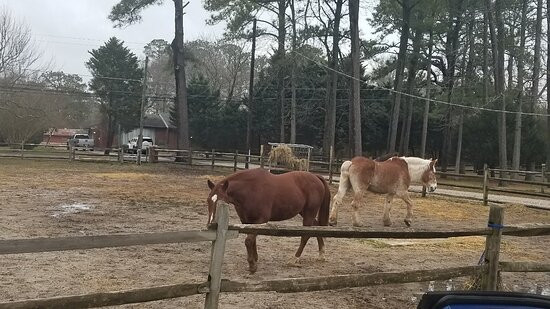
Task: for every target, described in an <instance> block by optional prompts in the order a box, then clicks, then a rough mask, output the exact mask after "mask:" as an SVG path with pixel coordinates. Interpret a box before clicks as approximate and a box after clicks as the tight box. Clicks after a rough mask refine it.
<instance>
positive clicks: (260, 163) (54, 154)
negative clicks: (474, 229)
mask: <svg viewBox="0 0 550 309" xmlns="http://www.w3.org/2000/svg"><path fill="white" fill-rule="evenodd" d="M2 146H3V145H0V157H20V158H22V159H23V158H32V159H66V160H69V161H94V162H121V163H123V162H137V161H138V158H137V156H135V155H129V154H128V155H126V154H124V152H123V149H120V148H113V149H109V154H105V153H104V152H97V151H96V152H90V151H78V150H76V149H70V150H66V146H47V145H38V144H26V145H17V146H18V147H17V148H13V146H15V145H9V146H12V148H9V147H8V148H6V147H3V148H2ZM4 146H6V144H4ZM31 147H43V148H45V149H42V150H41V151H33V150H31V149H27V148H31ZM48 150H53V151H48ZM145 162H150V163H159V162H160V163H176V164H187V165H194V166H203V167H207V166H210V168H211V169H212V170H213V169H214V168H217V167H222V168H227V169H232V170H233V171H237V170H242V169H248V168H255V167H265V166H266V165H268V163H267V162H268V156H267V154H266V153H264V148H263V147H261V149H260V153H259V154H257V155H254V154H251V153H250V151H248V152H246V153H242V152H239V151H238V150H236V151H234V152H223V151H215V150H214V149H212V150H211V151H206V150H175V149H164V148H156V147H155V148H148V149H147V153H146V155H145ZM342 162H343V159H336V158H335V157H334V152H333V151H332V149H331V151H330V156H329V161H323V158H319V157H317V158H315V157H313V158H308V159H307V164H306V165H307V170H309V171H310V172H313V173H317V174H322V175H324V176H326V177H328V178H327V179H328V181H329V183H333V182H337V180H336V179H335V174H336V175H337V174H338V173H339V169H340V165H341V163H342ZM270 169H271V170H272V171H274V172H284V171H287V169H285V168H281V167H270ZM496 173H502V174H509V175H519V174H523V175H527V174H529V175H534V176H540V179H541V180H540V181H532V180H519V179H512V178H510V179H509V178H502V177H496V176H495V175H496ZM548 174H549V172H548V171H546V166H545V164H542V166H541V171H540V172H538V171H537V172H535V171H514V170H501V169H490V168H488V167H487V165H485V166H484V170H483V175H477V174H473V173H468V174H462V173H451V172H438V175H439V176H440V179H439V180H438V184H439V185H443V186H451V187H456V188H464V189H468V190H476V191H480V192H482V193H483V198H482V200H483V203H484V204H485V205H487V203H488V201H489V192H498V193H508V194H514V195H521V196H534V197H543V198H550V181H548V178H549V177H548V176H549V175H548ZM449 179H466V180H474V183H472V184H468V183H466V184H465V183H463V182H459V183H453V182H450V181H449ZM494 183H496V184H497V185H496V186H495V185H492V184H494ZM508 183H512V184H525V185H530V186H536V187H538V188H540V189H537V190H530V191H527V190H514V189H510V188H506V187H505V186H502V185H503V184H508ZM422 195H423V196H425V190H423V194H422Z"/></svg>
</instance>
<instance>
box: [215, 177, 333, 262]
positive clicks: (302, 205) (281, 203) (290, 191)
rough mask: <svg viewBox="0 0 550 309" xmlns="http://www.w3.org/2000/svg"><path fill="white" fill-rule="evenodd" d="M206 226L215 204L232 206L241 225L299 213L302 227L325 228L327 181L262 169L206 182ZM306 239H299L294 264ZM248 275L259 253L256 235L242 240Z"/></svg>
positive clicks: (328, 194)
mask: <svg viewBox="0 0 550 309" xmlns="http://www.w3.org/2000/svg"><path fill="white" fill-rule="evenodd" d="M208 187H210V190H211V191H210V194H209V195H208V199H207V202H208V223H211V222H212V221H213V219H214V214H215V212H216V202H217V201H219V200H222V201H225V202H227V203H230V204H233V205H234V206H235V210H236V211H237V215H238V216H239V218H240V219H241V222H242V223H243V224H259V223H266V222H268V221H282V220H288V219H290V218H293V217H295V216H296V215H298V214H300V215H301V216H302V218H303V225H304V226H311V225H327V224H328V215H329V210H330V209H329V208H330V191H329V188H328V185H327V183H326V181H325V180H324V179H323V178H322V177H320V176H316V175H314V174H312V173H309V172H289V173H285V174H281V175H273V174H271V173H270V172H269V171H267V170H264V169H259V168H258V169H251V170H245V171H240V172H236V173H234V174H232V175H229V176H227V177H226V178H224V179H223V180H221V181H220V182H218V183H217V184H214V183H212V182H211V181H210V180H208ZM308 239H309V237H305V236H303V237H302V240H301V242H300V246H299V247H298V251H296V255H295V262H297V261H298V260H299V258H300V255H302V251H303V250H304V247H305V245H306V243H307V241H308ZM317 242H318V245H319V257H320V258H323V254H324V247H325V245H324V242H323V238H322V237H317ZM245 245H246V250H247V254H248V258H247V260H248V264H249V270H250V272H251V273H254V272H256V270H257V267H258V266H257V263H258V251H257V248H256V235H255V234H249V235H248V236H247V237H246V240H245Z"/></svg>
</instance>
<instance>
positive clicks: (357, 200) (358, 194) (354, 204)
mask: <svg viewBox="0 0 550 309" xmlns="http://www.w3.org/2000/svg"><path fill="white" fill-rule="evenodd" d="M362 203H363V192H362V191H359V190H357V191H355V194H354V195H353V201H351V208H352V209H353V212H352V214H351V220H352V222H353V226H362V224H361V222H359V207H360V206H361V204H362Z"/></svg>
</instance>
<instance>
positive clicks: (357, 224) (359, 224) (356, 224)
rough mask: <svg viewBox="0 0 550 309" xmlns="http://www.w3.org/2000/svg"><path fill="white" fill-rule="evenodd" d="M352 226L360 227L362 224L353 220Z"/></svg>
mask: <svg viewBox="0 0 550 309" xmlns="http://www.w3.org/2000/svg"><path fill="white" fill-rule="evenodd" d="M353 226H355V227H362V226H363V224H361V223H360V222H353Z"/></svg>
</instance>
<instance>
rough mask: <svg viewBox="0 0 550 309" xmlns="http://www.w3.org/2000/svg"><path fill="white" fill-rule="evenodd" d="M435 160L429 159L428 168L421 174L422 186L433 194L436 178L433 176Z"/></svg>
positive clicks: (435, 187)
mask: <svg viewBox="0 0 550 309" xmlns="http://www.w3.org/2000/svg"><path fill="white" fill-rule="evenodd" d="M436 163H437V159H435V160H432V159H430V164H429V167H428V168H427V169H426V171H424V174H422V184H423V185H424V186H425V187H426V188H427V189H428V192H434V191H435V189H437V177H436V174H435V164H436Z"/></svg>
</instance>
